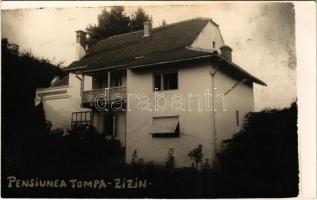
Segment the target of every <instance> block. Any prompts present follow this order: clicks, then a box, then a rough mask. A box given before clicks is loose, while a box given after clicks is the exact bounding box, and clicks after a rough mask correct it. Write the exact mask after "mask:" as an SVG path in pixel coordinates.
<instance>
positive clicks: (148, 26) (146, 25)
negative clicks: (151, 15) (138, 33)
mask: <svg viewBox="0 0 317 200" xmlns="http://www.w3.org/2000/svg"><path fill="white" fill-rule="evenodd" d="M143 25H144V37H149V36H150V34H151V29H152V25H151V23H150V22H149V21H146V22H144V24H143Z"/></svg>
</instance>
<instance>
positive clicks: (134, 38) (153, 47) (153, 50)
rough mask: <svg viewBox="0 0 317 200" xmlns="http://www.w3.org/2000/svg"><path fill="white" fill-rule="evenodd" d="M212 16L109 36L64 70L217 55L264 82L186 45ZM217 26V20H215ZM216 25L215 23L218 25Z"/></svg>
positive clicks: (157, 62) (191, 41) (134, 65)
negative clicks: (145, 30)
mask: <svg viewBox="0 0 317 200" xmlns="http://www.w3.org/2000/svg"><path fill="white" fill-rule="evenodd" d="M208 22H212V23H214V22H213V21H212V20H211V19H206V18H195V19H191V20H187V21H182V22H178V23H174V24H170V25H166V26H161V27H158V28H154V29H153V30H152V32H151V34H150V36H149V37H143V30H141V31H136V32H132V33H127V34H122V35H117V36H113V37H109V38H107V39H104V40H102V41H100V42H98V43H97V44H96V45H94V46H93V47H91V48H90V49H89V51H88V52H87V54H86V56H84V57H83V58H82V59H81V60H79V61H75V62H73V63H71V64H70V66H69V67H68V68H66V70H75V69H79V68H81V69H82V70H85V71H86V70H101V69H107V68H116V67H136V66H147V65H155V64H159V63H166V62H176V61H179V60H185V59H197V58H201V57H206V56H209V57H215V56H216V57H219V58H221V59H224V60H225V61H226V63H227V64H230V65H231V66H232V68H233V69H232V70H233V71H237V72H239V73H240V74H242V75H244V76H247V77H249V78H250V79H251V80H252V81H254V82H256V83H259V84H262V85H266V84H265V83H264V82H263V81H261V80H259V79H257V78H256V77H254V76H252V75H251V74H249V73H248V72H246V71H245V70H243V69H241V68H240V67H239V66H237V65H235V64H233V63H232V62H230V61H228V60H226V59H225V58H223V57H222V56H220V55H219V54H217V53H211V52H205V51H197V50H194V49H190V48H187V47H189V46H190V45H191V44H192V43H193V42H194V40H195V39H196V38H197V36H198V35H199V33H200V32H201V31H202V29H203V28H204V27H205V26H206V25H207V23H208ZM214 24H215V25H217V24H216V23H214ZM217 26H218V25H217Z"/></svg>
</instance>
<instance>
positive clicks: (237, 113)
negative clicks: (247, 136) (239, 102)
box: [236, 110, 240, 126]
mask: <svg viewBox="0 0 317 200" xmlns="http://www.w3.org/2000/svg"><path fill="white" fill-rule="evenodd" d="M236 120H237V121H236V122H237V126H239V125H240V124H239V121H240V119H239V110H237V111H236Z"/></svg>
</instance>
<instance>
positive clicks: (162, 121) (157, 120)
mask: <svg viewBox="0 0 317 200" xmlns="http://www.w3.org/2000/svg"><path fill="white" fill-rule="evenodd" d="M178 123H179V120H178V116H168V117H154V118H153V121H152V127H151V130H150V133H152V134H153V133H175V131H176V128H177V125H178Z"/></svg>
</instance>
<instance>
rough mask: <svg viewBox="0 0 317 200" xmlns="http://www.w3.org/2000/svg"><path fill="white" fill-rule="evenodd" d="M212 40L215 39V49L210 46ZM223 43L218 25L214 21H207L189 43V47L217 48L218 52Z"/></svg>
mask: <svg viewBox="0 0 317 200" xmlns="http://www.w3.org/2000/svg"><path fill="white" fill-rule="evenodd" d="M213 41H215V49H214V48H213V46H212V42H213ZM223 45H224V41H223V38H222V36H221V33H220V30H219V27H218V26H216V25H215V24H214V23H212V22H209V23H208V24H207V25H206V26H205V27H204V29H203V30H202V31H201V33H200V34H199V35H198V37H197V38H196V39H195V40H194V42H193V43H192V44H191V47H193V48H200V49H209V50H211V49H212V50H217V51H218V52H219V53H220V47H221V46H223Z"/></svg>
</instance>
